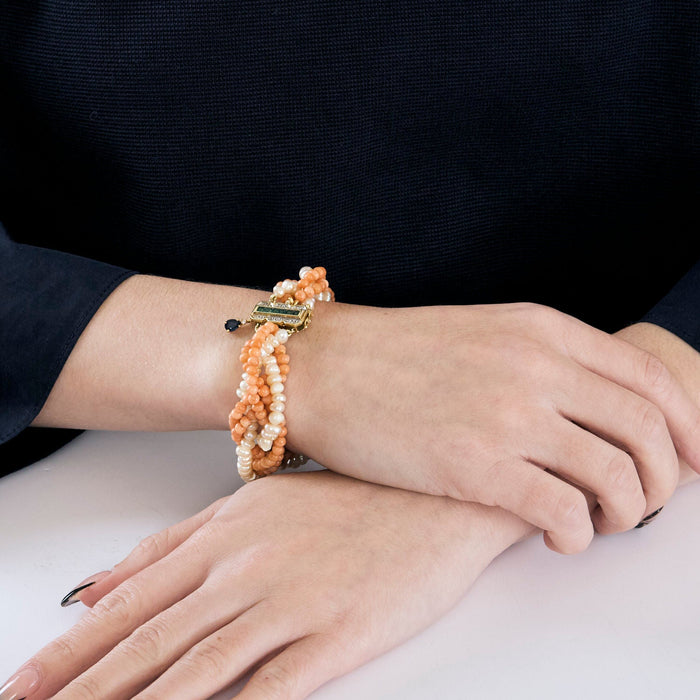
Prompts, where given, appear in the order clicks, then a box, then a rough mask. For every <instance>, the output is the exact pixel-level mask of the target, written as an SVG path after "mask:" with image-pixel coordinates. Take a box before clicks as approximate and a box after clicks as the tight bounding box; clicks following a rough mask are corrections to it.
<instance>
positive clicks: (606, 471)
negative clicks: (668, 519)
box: [528, 417, 647, 534]
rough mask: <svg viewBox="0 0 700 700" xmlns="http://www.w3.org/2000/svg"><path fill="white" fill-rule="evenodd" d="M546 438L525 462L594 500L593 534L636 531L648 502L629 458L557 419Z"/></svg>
mask: <svg viewBox="0 0 700 700" xmlns="http://www.w3.org/2000/svg"><path fill="white" fill-rule="evenodd" d="M544 432H545V431H543V433H544ZM546 435H547V439H546V441H543V442H541V443H539V444H537V445H536V446H535V448H534V450H533V451H531V452H530V453H528V459H529V460H530V461H533V462H535V463H536V464H539V465H541V466H543V467H546V468H547V469H550V470H552V471H554V472H555V473H556V474H558V475H560V476H563V477H565V478H566V479H567V481H571V482H573V483H574V484H576V485H578V486H582V487H584V488H585V489H587V490H588V491H590V492H591V493H593V494H594V495H595V496H596V498H597V500H598V503H600V506H601V509H600V510H596V511H595V512H594V516H593V523H594V525H595V527H596V530H597V531H598V532H602V533H606V534H607V533H612V532H621V531H623V530H629V529H630V528H633V527H635V526H636V525H637V523H638V522H639V521H640V520H641V518H642V517H643V516H644V512H645V509H646V503H647V501H646V498H645V497H644V492H643V490H642V484H641V482H640V480H639V477H638V475H637V470H636V468H635V465H634V462H633V461H632V458H631V457H630V456H629V455H628V454H627V453H626V452H624V451H622V450H620V449H618V448H617V447H615V446H614V445H611V444H610V443H609V442H606V441H605V440H602V439H601V438H599V437H598V436H596V435H594V434H593V433H590V432H588V431H587V430H584V429H583V428H580V427H579V426H577V425H574V424H573V423H571V422H570V421H568V420H564V419H562V418H560V417H557V418H556V419H555V421H554V423H553V425H552V426H551V427H549V428H548V430H547V431H546Z"/></svg>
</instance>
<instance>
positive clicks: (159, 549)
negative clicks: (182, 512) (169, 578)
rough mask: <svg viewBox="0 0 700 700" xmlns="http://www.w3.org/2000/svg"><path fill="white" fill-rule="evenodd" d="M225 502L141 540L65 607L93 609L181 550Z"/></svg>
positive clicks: (70, 595) (70, 597)
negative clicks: (124, 584) (79, 605)
mask: <svg viewBox="0 0 700 700" xmlns="http://www.w3.org/2000/svg"><path fill="white" fill-rule="evenodd" d="M225 501H226V499H223V498H222V499H219V500H218V501H216V502H215V503H212V504H211V505H210V506H209V507H208V508H206V509H205V510H203V511H201V512H199V513H197V514H196V515H193V516H192V517H191V518H188V519H187V520H183V521H181V522H179V523H177V524H176V525H171V526H170V527H168V528H166V529H165V530H161V531H160V532H158V533H156V534H154V535H149V536H148V537H146V538H145V539H143V540H141V542H139V543H138V544H137V545H136V547H134V549H133V550H131V552H130V553H129V555H128V556H127V557H126V558H125V559H123V560H122V561H120V562H119V563H118V564H117V565H116V566H115V567H114V568H113V569H112V570H111V571H109V572H100V574H93V575H92V576H89V577H88V578H87V579H85V580H84V581H82V582H81V583H79V584H78V585H77V586H76V588H74V589H73V590H72V591H71V592H70V593H68V594H67V595H66V596H65V597H64V599H63V601H62V605H64V607H65V605H70V604H71V603H74V602H78V601H80V602H81V603H84V604H85V605H87V606H88V607H92V606H93V605H94V604H95V603H96V602H97V601H98V600H100V598H102V597H103V596H104V595H106V594H107V593H109V592H110V591H113V590H114V589H115V588H116V587H117V586H118V585H119V584H120V583H122V582H123V581H126V580H127V579H128V578H131V577H132V576H133V575H134V574H136V573H138V572H139V571H142V570H143V569H145V568H146V567H147V566H150V565H151V564H153V563H154V562H156V561H158V560H159V559H162V558H163V557H165V556H167V555H168V554H170V552H172V551H174V550H175V549H177V548H178V547H179V546H180V545H181V544H182V543H183V542H185V541H186V540H187V539H189V537H190V536H191V535H192V534H193V533H194V532H196V531H197V530H199V528H200V527H202V525H204V524H206V523H207V522H209V521H210V520H211V519H212V518H213V517H214V515H216V513H217V512H218V510H219V509H220V508H221V506H222V505H223V504H224V503H225ZM105 574H106V575H105ZM92 581H95V583H94V584H92V585H90V586H89V587H88V588H83V589H82V590H78V589H80V588H81V587H83V586H85V585H86V584H90V583H91V582H92Z"/></svg>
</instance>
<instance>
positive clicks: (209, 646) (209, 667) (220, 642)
mask: <svg viewBox="0 0 700 700" xmlns="http://www.w3.org/2000/svg"><path fill="white" fill-rule="evenodd" d="M226 648H227V646H226V643H225V640H224V639H223V637H220V636H219V635H215V636H214V637H213V638H212V639H205V640H203V641H201V642H200V643H199V644H197V645H196V646H195V647H193V648H192V649H191V650H190V651H189V652H188V653H187V654H185V655H184V656H183V657H182V659H181V662H182V667H183V670H184V671H185V672H186V673H187V674H188V675H189V676H191V677H194V678H218V677H221V676H223V675H224V674H226V673H227V672H228V671H229V670H230V667H231V658H230V657H229V654H228V653H227V651H226V650H225V649H226ZM229 651H230V650H229Z"/></svg>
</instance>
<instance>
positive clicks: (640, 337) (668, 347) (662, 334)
mask: <svg viewBox="0 0 700 700" xmlns="http://www.w3.org/2000/svg"><path fill="white" fill-rule="evenodd" d="M615 335H616V336H617V337H618V338H622V339H623V340H625V341H627V342H628V343H632V345H636V346H637V347H638V348H641V349H642V350H646V351H647V352H649V353H652V354H653V355H654V356H655V357H658V358H659V359H660V360H661V361H662V362H663V363H664V364H665V365H666V367H668V369H669V371H670V372H671V373H672V374H673V376H674V377H675V378H676V380H677V381H678V383H679V384H680V385H681V386H682V387H683V389H684V390H685V392H686V393H687V394H688V396H689V397H690V398H691V400H693V401H694V402H695V405H696V406H700V353H699V352H698V351H697V350H695V349H694V348H693V347H691V346H690V345H688V344H687V343H686V342H684V341H683V340H681V339H680V338H679V337H678V336H676V335H674V334H673V333H671V332H670V331H667V330H666V329H665V328H661V327H660V326H657V325H654V324H653V323H635V324H633V325H631V326H627V328H623V329H622V330H620V331H618V332H617V333H615ZM678 462H679V465H680V483H682V484H684V483H688V482H690V481H694V480H695V479H697V478H698V473H697V472H696V471H694V470H692V469H691V468H690V466H689V465H688V463H687V462H686V460H685V459H683V456H682V455H679V456H678Z"/></svg>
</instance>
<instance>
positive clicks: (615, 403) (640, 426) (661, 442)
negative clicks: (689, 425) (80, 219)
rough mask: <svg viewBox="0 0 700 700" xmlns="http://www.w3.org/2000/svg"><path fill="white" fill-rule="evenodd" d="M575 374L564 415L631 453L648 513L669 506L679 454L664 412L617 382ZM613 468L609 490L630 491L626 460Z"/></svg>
mask: <svg viewBox="0 0 700 700" xmlns="http://www.w3.org/2000/svg"><path fill="white" fill-rule="evenodd" d="M571 370H572V377H571V379H570V380H569V381H568V382H567V385H568V386H570V387H574V389H573V391H569V392H567V393H566V394H562V395H560V396H559V397H558V398H557V408H558V409H559V411H560V413H561V414H562V415H564V416H565V417H566V418H569V419H570V420H572V421H574V422H575V423H577V424H578V425H581V426H583V427H585V428H586V429H587V430H589V431H591V432H593V433H595V434H596V435H598V436H600V437H602V438H603V439H605V440H607V441H609V442H611V443H612V444H613V445H616V446H617V447H621V448H622V449H624V450H625V451H626V452H628V453H629V454H630V456H631V458H632V460H633V462H634V466H635V467H636V471H637V473H638V475H639V479H640V481H641V485H642V488H643V490H644V496H645V498H646V501H647V504H646V507H647V510H646V512H649V513H651V512H652V511H654V510H656V509H657V508H659V507H660V506H662V505H664V504H665V503H666V502H667V501H668V499H669V498H670V497H671V494H673V492H674V490H675V488H676V486H677V484H678V456H677V454H676V448H675V446H674V444H673V440H672V439H671V435H670V434H669V431H668V427H667V425H666V421H665V419H664V415H663V413H662V412H661V411H660V410H659V408H658V407H657V406H656V405H654V404H653V403H651V402H649V401H647V400H646V399H644V398H642V397H640V396H639V395H637V394H635V393H633V392H631V391H629V390H628V389H625V388H623V387H621V386H620V385H618V384H615V383H614V382H611V381H609V380H607V379H605V378H603V377H600V376H598V375H596V374H593V373H591V372H587V371H586V370H582V369H580V368H576V367H575V366H573V365H572V367H571ZM611 468H612V469H613V473H612V474H611V476H612V477H613V479H612V481H611V483H610V486H611V487H613V488H616V487H629V485H630V484H629V482H630V481H632V475H631V473H629V470H628V469H626V468H625V464H624V461H623V460H621V459H616V460H614V461H613V462H611ZM616 477H619V483H616V482H615V478H616ZM628 490H629V489H628ZM596 493H598V492H596ZM643 515H644V512H642V513H641V516H643ZM630 517H631V514H630ZM637 522H639V520H637V521H636V522H634V523H630V525H629V526H630V527H634V525H636V524H637Z"/></svg>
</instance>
